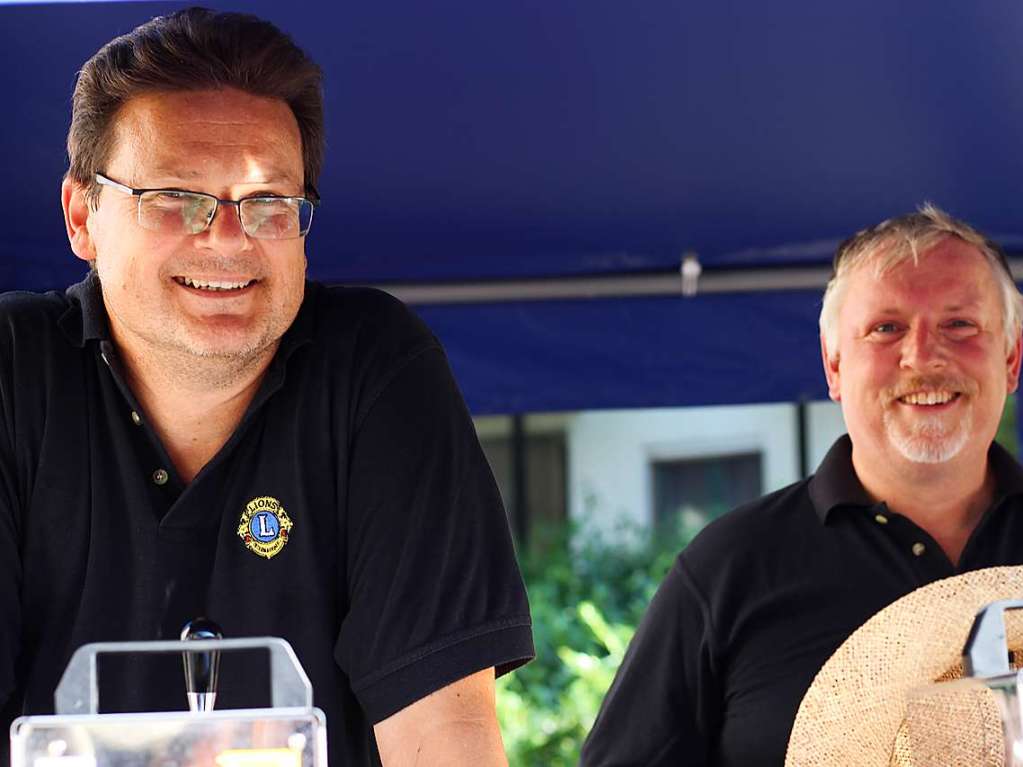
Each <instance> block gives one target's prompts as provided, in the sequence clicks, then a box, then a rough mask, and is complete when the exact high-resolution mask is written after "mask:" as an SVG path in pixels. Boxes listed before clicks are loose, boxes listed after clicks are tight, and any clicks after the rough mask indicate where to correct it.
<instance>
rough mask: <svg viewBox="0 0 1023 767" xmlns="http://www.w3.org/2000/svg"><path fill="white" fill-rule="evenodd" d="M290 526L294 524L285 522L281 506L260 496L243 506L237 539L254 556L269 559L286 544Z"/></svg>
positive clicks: (285, 518)
mask: <svg viewBox="0 0 1023 767" xmlns="http://www.w3.org/2000/svg"><path fill="white" fill-rule="evenodd" d="M292 525H294V522H292V521H291V519H289V518H288V513H287V512H286V511H285V510H284V507H283V506H281V502H280V501H278V500H277V499H276V498H271V497H270V496H269V495H262V496H260V497H259V498H253V499H252V500H251V501H249V502H248V503H247V504H245V511H243V512H242V517H241V520H240V521H239V522H238V537H239V538H241V539H242V541H243V542H244V543H245V548H247V549H248V550H249V551H251V552H252V553H253V554H256V555H258V556H261V557H266V558H267V559H270V558H271V557H275V556H277V554H279V553H280V551H281V549H283V548H284V545H285V544H286V543H287V542H288V536H289V535H290V534H291V528H292Z"/></svg>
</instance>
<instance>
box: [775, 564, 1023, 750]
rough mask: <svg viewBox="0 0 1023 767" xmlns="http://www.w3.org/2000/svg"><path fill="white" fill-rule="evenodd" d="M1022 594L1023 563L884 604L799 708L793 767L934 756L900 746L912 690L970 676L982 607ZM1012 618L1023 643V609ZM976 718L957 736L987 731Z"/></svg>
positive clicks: (1016, 640) (1009, 622)
mask: <svg viewBox="0 0 1023 767" xmlns="http://www.w3.org/2000/svg"><path fill="white" fill-rule="evenodd" d="M1019 598H1023V567H992V568H987V569H984V570H975V571H973V572H970V573H965V574H963V575H957V576H955V577H953V578H946V579H944V580H940V581H936V582H934V583H931V584H928V585H927V586H923V587H922V588H919V589H917V590H916V591H913V592H912V593H910V594H907V595H906V596H905V597H903V598H902V599H899V600H897V601H896V602H893V603H892V604H890V605H889V606H888V607H886V608H884V609H883V610H881V611H880V612H879V613H877V614H876V615H875V616H874V617H872V618H871V619H870V620H868V621H867V622H866V623H864V624H863V625H862V626H861V627H860V628H859V629H857V630H856V631H855V632H854V633H853V634H852V635H851V636H850V637H849V638H848V639H847V640H846V641H845V642H844V643H843V644H842V645H841V647H839V648H838V650H836V651H835V654H834V655H832V656H831V658H830V659H828V661H827V663H825V664H824V666H823V667H822V668H821V670H820V671H819V672H818V673H817V676H816V677H815V678H814V680H813V684H812V685H810V689H809V690H808V691H807V693H806V695H805V696H804V697H803V702H802V703H801V704H800V706H799V712H798V713H797V714H796V720H795V723H794V724H793V727H792V734H791V735H790V736H789V745H788V751H787V753H786V755H785V765H786V767H825V765H827V767H846V765H848V766H849V767H853V766H855V767H890V765H892V764H917V765H918V767H920V765H923V764H925V763H926V762H925V761H922V760H916V761H913V762H911V761H907V760H905V759H904V758H899V759H896V756H895V751H896V741H897V740H898V741H899V745H900V751H905V749H906V748H907V747H908V745H907V744H908V738H907V736H906V730H905V722H906V715H907V699H908V697H909V693H910V692H911V691H913V690H915V689H919V688H920V687H921V686H923V685H926V684H928V683H931V682H938V681H939V680H947V679H954V678H956V677H958V676H960V675H961V673H962V665H961V664H962V652H963V647H964V645H965V644H966V639H967V637H968V636H969V633H970V628H971V627H972V626H973V620H974V618H975V617H976V615H977V612H978V611H979V610H980V609H981V608H983V607H985V606H986V605H988V604H990V603H991V602H996V601H998V600H1002V599H1019ZM1005 623H1006V636H1007V640H1008V644H1009V649H1010V650H1017V651H1018V650H1023V611H1010V612H1007V613H1006V614H1005ZM985 692H987V691H985ZM933 700H937V698H933ZM933 700H932V701H931V702H933ZM924 702H925V703H926V702H927V699H926V697H925V698H924ZM982 704H983V707H984V708H983V710H982V714H983V717H982V718H983V719H984V722H985V724H984V725H983V726H985V727H988V728H990V726H991V724H990V719H991V717H990V716H988V713H987V712H989V711H990V710H991V708H990V706H991V705H993V704H991V702H990V701H987V702H982ZM995 721H996V722H997V721H998V719H997V714H996V719H995ZM944 724H947V723H944ZM944 724H943V726H944ZM971 726H972V725H970V724H969V723H965V722H964V723H961V727H962V729H963V731H962V732H957V733H953V734H952V736H951V738H952V740H962V739H964V738H966V739H968V738H970V737H974V736H977V737H980V736H981V735H978V733H977V732H976V731H971V730H970V728H971ZM900 730H901V732H900ZM988 734H990V733H988ZM940 763H941V764H952V762H948V761H944V762H940ZM990 763H991V762H980V761H977V762H976V764H990ZM955 764H957V765H960V764H962V765H963V767H970V764H969V763H965V762H959V761H956V762H955Z"/></svg>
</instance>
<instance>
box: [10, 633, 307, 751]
mask: <svg viewBox="0 0 1023 767" xmlns="http://www.w3.org/2000/svg"><path fill="white" fill-rule="evenodd" d="M199 636H200V638H197V639H195V638H194V639H185V640H182V641H180V642H173V641H167V642H109V643H97V644H89V645H84V646H82V647H81V648H79V649H78V651H77V652H76V653H75V654H74V656H73V657H72V658H71V661H70V663H68V667H67V669H66V670H65V672H64V676H63V678H62V679H61V681H60V684H59V685H58V687H57V691H56V694H55V711H56V712H57V713H56V714H55V715H53V716H28V717H21V718H19V719H17V720H15V721H14V723H13V724H12V725H11V765H12V767H326V765H327V736H326V724H325V720H324V715H323V712H322V711H320V710H319V709H317V708H313V705H312V686H311V685H310V683H309V679H308V677H307V676H306V674H305V671H304V670H303V669H302V666H301V665H300V664H299V662H298V658H297V657H296V656H295V653H294V651H293V650H292V648H291V646H290V645H289V644H288V643H287V642H285V641H284V640H283V639H277V638H273V637H264V638H255V639H206V638H202V637H203V636H205V635H199ZM253 649H265V650H267V651H268V654H269V661H270V680H271V682H270V683H271V707H270V708H251V709H231V710H223V711H215V710H213V703H214V701H215V698H216V681H217V666H218V664H219V654H220V653H221V652H225V651H232V650H253ZM108 653H110V654H122V653H181V654H182V658H183V661H184V669H185V679H186V688H187V700H188V704H189V708H190V710H188V711H185V710H183V711H180V712H177V711H175V712H148V713H137V714H136V713H131V714H120V713H119V714H100V713H98V708H99V680H98V678H97V677H98V674H97V656H98V655H101V654H108Z"/></svg>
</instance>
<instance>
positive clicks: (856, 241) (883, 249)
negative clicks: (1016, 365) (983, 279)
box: [820, 202, 1023, 359]
mask: <svg viewBox="0 0 1023 767" xmlns="http://www.w3.org/2000/svg"><path fill="white" fill-rule="evenodd" d="M946 237H958V238H959V239H960V240H962V241H963V242H966V243H968V244H970V245H972V246H973V247H975V248H976V249H977V250H978V251H980V253H981V254H982V255H983V256H984V258H986V259H987V261H988V263H989V264H990V265H991V272H992V274H993V275H994V277H995V279H996V280H997V281H998V286H999V288H1000V291H1001V294H1002V328H1003V329H1004V330H1005V347H1006V348H1005V350H1006V352H1007V353H1008V352H1009V350H1011V349H1012V347H1013V345H1014V344H1015V343H1016V340H1017V339H1018V338H1019V335H1020V329H1021V324H1023V295H1020V292H1019V288H1017V287H1016V282H1015V280H1013V278H1012V272H1011V270H1010V269H1009V262H1008V261H1007V260H1006V258H1005V254H1004V253H1003V252H1002V249H1001V248H999V247H998V246H997V245H996V244H995V243H994V242H992V241H991V240H989V239H988V238H987V237H985V236H984V235H983V234H981V233H980V232H978V231H977V230H976V229H974V228H973V227H972V226H970V225H969V224H967V223H965V222H963V221H959V220H958V219H955V218H952V216H950V215H949V214H948V213H945V211H943V210H940V209H939V208H937V207H935V206H934V205H932V204H931V203H929V202H928V203H924V204H923V205H921V206H920V208H919V210H918V211H917V212H916V213H910V214H908V215H905V216H899V217H898V218H890V219H888V220H887V221H882V222H881V223H880V224H878V225H877V226H875V227H873V228H871V229H864V230H863V231H861V232H857V233H856V234H855V235H853V236H852V237H850V238H849V239H848V240H846V241H845V242H843V243H842V244H841V245H839V246H838V250H837V251H836V252H835V260H834V273H833V275H832V277H831V280H830V281H829V282H828V286H827V288H825V290H824V300H823V302H822V305H821V316H820V329H821V336H823V338H824V342H825V344H826V346H827V349H828V356H829V357H831V359H834V358H835V357H836V355H837V354H838V311H839V308H840V306H841V303H842V299H843V298H844V295H845V288H846V283H847V278H848V276H849V274H850V273H851V272H852V271H853V270H854V269H855V268H856V267H857V266H859V265H861V264H864V263H866V262H867V261H871V260H873V261H874V274H875V275H876V276H878V277H880V276H882V275H884V274H887V273H888V272H889V271H891V270H892V269H894V268H895V267H897V266H898V265H899V264H902V263H904V262H906V261H908V260H910V259H912V261H913V264H914V265H915V264H918V263H920V254H921V253H923V252H925V251H927V250H929V249H930V248H932V247H934V246H935V245H937V244H938V243H939V242H941V241H942V240H943V239H945V238H946Z"/></svg>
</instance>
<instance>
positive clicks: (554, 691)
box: [497, 526, 693, 767]
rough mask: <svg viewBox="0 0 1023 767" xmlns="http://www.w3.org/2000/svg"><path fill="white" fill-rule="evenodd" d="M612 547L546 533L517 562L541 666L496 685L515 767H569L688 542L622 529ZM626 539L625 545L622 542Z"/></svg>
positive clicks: (684, 536)
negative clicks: (655, 597) (647, 612)
mask: <svg viewBox="0 0 1023 767" xmlns="http://www.w3.org/2000/svg"><path fill="white" fill-rule="evenodd" d="M616 532H617V533H618V534H616V535H614V536H613V540H608V538H606V537H601V536H599V535H592V534H591V535H585V536H584V535H582V534H581V533H580V532H578V531H575V534H574V535H573V534H572V533H573V531H572V530H570V529H567V528H566V529H560V530H554V531H551V530H548V531H544V533H545V534H544V535H542V536H540V542H538V543H537V544H536V545H534V546H533V548H532V549H531V550H530V551H528V552H526V554H525V555H524V556H522V557H521V562H520V563H521V565H522V571H523V577H524V578H525V581H526V588H527V589H528V591H529V601H530V608H531V610H532V614H533V637H534V641H535V643H536V660H534V661H533V662H532V663H530V664H529V665H527V666H525V667H524V668H521V669H519V670H518V671H516V672H515V673H513V674H509V675H507V676H504V677H502V678H501V679H499V680H498V682H497V710H498V717H499V719H500V721H501V729H502V732H503V734H504V741H505V747H506V749H507V752H508V759H509V762H510V763H511V765H512V767H571V766H574V765H575V764H576V763H577V762H578V760H579V748H580V746H581V745H582V741H583V739H584V738H585V737H586V733H588V732H589V730H590V727H591V726H592V725H593V720H594V719H595V718H596V715H597V711H598V709H599V708H600V703H601V701H602V700H603V698H604V694H605V693H606V692H607V689H608V687H609V686H610V685H611V681H612V680H613V679H614V675H615V672H616V671H617V670H618V666H619V665H620V664H621V662H622V657H623V656H624V654H625V648H626V647H627V645H628V643H629V640H630V639H631V638H632V634H633V633H634V632H635V630H636V626H637V624H638V623H639V620H640V618H641V617H642V616H643V612H644V611H645V610H646V607H647V605H648V604H649V602H650V598H651V597H652V596H653V594H654V592H655V591H656V589H657V587H658V585H660V582H661V581H662V580H663V578H664V576H665V574H666V573H667V572H668V569H669V568H670V567H671V565H672V562H673V561H674V558H675V556H676V555H677V553H678V551H679V550H681V549H682V547H683V546H684V545H685V544H686V543H687V542H688V541H689V539H690V538H691V537H692V532H693V531H692V530H691V529H685V528H682V527H681V526H679V527H677V528H675V527H673V528H669V529H661V530H658V531H657V533H656V534H655V535H650V534H649V533H645V532H644V531H641V530H637V529H635V528H631V527H627V526H623V527H622V528H620V529H619V530H618V531H616ZM619 541H625V542H626V543H619Z"/></svg>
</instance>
